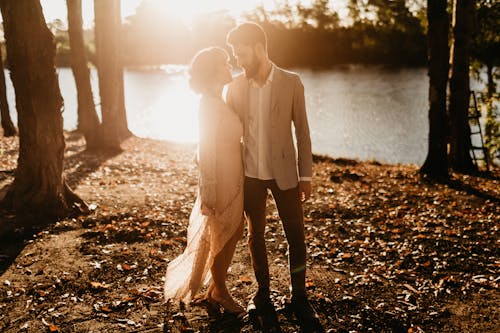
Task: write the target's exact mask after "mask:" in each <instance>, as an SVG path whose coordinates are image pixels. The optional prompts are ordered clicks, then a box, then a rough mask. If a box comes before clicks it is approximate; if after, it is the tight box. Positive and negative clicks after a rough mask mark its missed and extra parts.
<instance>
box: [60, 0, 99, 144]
mask: <svg viewBox="0 0 500 333" xmlns="http://www.w3.org/2000/svg"><path fill="white" fill-rule="evenodd" d="M66 4H67V7H68V33H69V44H70V48H71V69H72V70H73V76H74V77H75V84H76V90H77V94H78V130H79V131H81V132H82V133H83V135H84V136H85V141H86V143H87V149H88V150H95V149H96V148H98V146H99V138H98V133H99V125H100V124H99V117H98V116H97V112H96V110H95V104H94V97H93V95H92V87H91V85H90V70H89V67H88V66H87V57H86V54H85V43H84V41H83V27H82V25H83V19H82V0H66Z"/></svg>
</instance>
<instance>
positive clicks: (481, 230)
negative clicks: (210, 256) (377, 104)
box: [0, 134, 500, 332]
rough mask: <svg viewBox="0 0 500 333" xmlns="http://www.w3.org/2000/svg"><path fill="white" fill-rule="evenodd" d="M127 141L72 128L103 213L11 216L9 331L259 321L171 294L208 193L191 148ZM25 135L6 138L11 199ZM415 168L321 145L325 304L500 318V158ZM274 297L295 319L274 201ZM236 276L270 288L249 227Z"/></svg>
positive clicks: (73, 171)
mask: <svg viewBox="0 0 500 333" xmlns="http://www.w3.org/2000/svg"><path fill="white" fill-rule="evenodd" d="M123 148H124V152H123V153H121V154H117V155H95V154H89V153H86V152H84V151H83V141H82V139H81V138H80V137H78V136H76V135H74V134H67V153H66V160H65V163H66V171H65V172H66V173H65V174H66V177H67V179H68V181H69V183H70V184H71V186H72V188H73V189H75V190H76V192H77V193H78V194H80V195H81V196H82V197H83V198H84V199H85V200H86V201H87V202H88V203H89V204H91V205H92V207H93V208H94V211H93V212H92V214H90V215H89V216H83V217H74V218H68V219H66V220H62V221H59V222H57V223H55V224H52V225H50V226H46V227H44V228H43V229H41V230H38V231H37V232H35V233H34V235H33V236H31V237H26V235H24V234H23V233H22V231H23V230H22V229H16V225H15V222H14V219H13V216H11V215H9V214H7V213H5V212H3V213H2V214H1V218H2V222H1V223H0V234H1V235H2V237H1V243H0V331H1V332H44V331H45V332H168V331H169V330H170V331H172V332H254V331H255V330H254V328H253V327H252V324H251V323H250V322H249V321H248V319H245V320H244V321H243V322H241V323H240V322H238V321H237V320H236V319H235V318H232V317H231V316H223V317H222V318H213V317H209V316H208V315H207V312H206V310H205V308H204V307H203V305H202V304H192V305H188V306H182V305H179V304H165V303H164V302H163V299H162V288H163V282H162V277H163V275H164V272H165V269H166V265H167V264H168V262H169V261H170V260H172V259H173V258H174V257H175V256H176V255H178V254H180V253H181V252H182V250H183V247H184V245H185V241H186V225H187V222H188V217H189V212H190V209H191V206H192V204H193V202H194V199H195V191H196V181H197V170H196V168H195V166H194V164H193V151H194V147H192V146H182V145H174V144H170V143H166V142H161V141H154V140H146V139H139V138H131V139H129V140H128V141H126V142H125V143H124V144H123ZM16 158H17V139H16V138H13V139H11V138H1V139H0V197H2V196H3V194H4V193H5V189H6V187H5V186H6V185H7V184H9V183H10V182H11V181H12V179H13V177H14V169H15V167H16ZM417 170H418V169H417V167H416V166H409V165H381V164H378V163H370V162H364V163H361V162H356V161H350V160H332V159H329V158H323V157H316V158H315V164H314V193H313V196H312V198H311V200H310V201H309V202H308V203H307V204H306V205H305V212H306V235H307V245H308V253H309V257H308V280H307V287H308V290H309V294H310V298H311V301H312V304H313V305H314V306H315V308H316V309H317V311H318V313H319V315H320V318H321V321H322V323H323V325H324V327H325V329H326V330H327V331H328V332H370V331H371V332H495V331H497V332H498V331H500V313H499V308H500V298H499V295H500V294H499V284H500V256H499V254H500V252H499V245H500V231H499V227H500V186H499V185H500V180H499V179H500V172H499V170H498V169H497V170H495V171H494V172H493V173H492V174H491V175H489V176H482V177H472V176H463V175H457V174H453V175H452V177H451V180H450V181H449V182H448V183H446V184H438V183H434V182H430V181H427V180H425V179H422V178H421V177H420V176H419V175H418V173H417ZM268 214H269V215H268V221H269V222H268V227H267V245H268V252H269V258H270V260H269V261H270V263H271V275H272V289H273V295H272V297H273V301H274V302H275V305H276V307H277V308H278V310H279V319H280V323H281V326H282V330H283V331H284V332H298V331H299V328H298V326H297V323H296V322H295V321H294V318H293V316H291V315H290V314H289V312H288V310H287V309H288V308H287V306H286V305H287V298H288V273H287V246H286V241H285V238H284V235H283V232H282V228H281V225H280V222H279V217H278V215H277V213H276V210H275V209H274V207H273V204H272V201H271V200H270V201H269V210H268ZM228 284H229V286H230V289H231V290H232V293H233V295H234V296H235V297H236V298H237V299H238V300H239V301H240V302H241V303H242V304H246V303H247V302H248V300H249V298H250V296H251V295H252V293H253V292H255V290H256V283H255V279H254V276H253V272H252V268H251V265H250V258H249V254H248V251H247V246H246V240H245V239H242V240H241V241H240V242H239V244H238V248H237V252H236V255H235V258H234V262H233V265H232V267H231V271H230V274H229V281H228Z"/></svg>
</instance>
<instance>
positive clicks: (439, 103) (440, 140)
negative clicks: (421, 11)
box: [420, 0, 449, 178]
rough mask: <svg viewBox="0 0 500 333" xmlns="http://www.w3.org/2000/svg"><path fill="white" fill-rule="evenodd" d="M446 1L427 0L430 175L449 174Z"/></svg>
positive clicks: (425, 171)
mask: <svg viewBox="0 0 500 333" xmlns="http://www.w3.org/2000/svg"><path fill="white" fill-rule="evenodd" d="M446 2H447V0H427V20H428V22H429V28H428V33H427V44H428V61H429V65H428V66H429V69H428V75H429V141H428V143H429V148H428V152H427V158H426V160H425V162H424V165H423V166H422V168H421V169H420V171H421V172H422V173H423V174H426V175H428V176H430V177H432V178H447V177H448V160H447V132H448V126H447V125H448V123H447V120H448V119H447V115H446V85H447V82H448V61H449V50H448V29H449V19H448V13H447V11H446Z"/></svg>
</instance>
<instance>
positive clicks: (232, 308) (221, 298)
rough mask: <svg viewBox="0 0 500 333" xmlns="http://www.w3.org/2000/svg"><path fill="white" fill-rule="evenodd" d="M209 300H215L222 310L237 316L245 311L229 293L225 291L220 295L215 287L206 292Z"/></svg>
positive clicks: (242, 314)
mask: <svg viewBox="0 0 500 333" xmlns="http://www.w3.org/2000/svg"><path fill="white" fill-rule="evenodd" d="M207 296H208V300H209V302H210V301H212V302H215V303H217V304H219V305H220V306H221V307H222V308H224V312H226V313H230V314H232V315H235V316H236V317H237V318H242V317H243V316H244V315H245V313H246V311H245V309H244V308H243V307H242V306H241V305H239V304H238V303H237V302H236V301H235V300H234V299H233V298H232V297H231V295H229V293H225V295H220V294H219V293H218V292H217V290H216V289H212V290H211V292H210V293H208V295H207Z"/></svg>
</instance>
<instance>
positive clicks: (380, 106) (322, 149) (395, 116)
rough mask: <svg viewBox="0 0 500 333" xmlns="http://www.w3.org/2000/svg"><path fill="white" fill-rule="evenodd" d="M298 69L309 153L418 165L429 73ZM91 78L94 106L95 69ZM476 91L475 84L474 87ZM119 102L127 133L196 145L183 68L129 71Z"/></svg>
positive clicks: (68, 96)
mask: <svg viewBox="0 0 500 333" xmlns="http://www.w3.org/2000/svg"><path fill="white" fill-rule="evenodd" d="M296 71H297V72H298V73H299V74H300V75H301V77H302V81H303V83H304V87H305V94H306V106H307V111H308V118H309V126H310V129H311V139H312V145H313V152H315V153H318V154H326V155H330V156H332V157H346V158H355V159H361V160H377V161H380V162H387V163H414V164H421V163H423V161H424V160H425V157H426V154H427V137H428V119H427V113H428V102H427V91H428V78H427V69H425V68H410V69H387V68H384V67H379V66H361V65H351V66H345V67H342V68H335V69H328V70H324V69H322V70H308V69H298V70H296ZM58 73H59V80H60V87H61V92H62V95H63V98H64V104H65V108H64V113H63V117H64V128H65V129H67V130H71V129H74V128H75V127H76V123H77V99H76V88H75V83H74V79H73V74H72V72H71V69H69V68H59V69H58ZM91 76H92V86H93V91H94V99H95V100H96V104H97V105H98V103H99V102H98V101H99V95H98V79H97V73H96V71H95V70H92V71H91ZM6 77H7V78H9V76H8V73H6ZM477 86H478V84H477V83H474V84H473V87H472V88H473V89H476V88H477ZM7 95H8V100H9V105H10V108H11V113H12V115H13V120H14V122H15V121H16V119H17V116H15V108H14V105H15V97H14V93H13V88H12V84H11V82H10V80H8V79H7ZM125 103H126V108H127V118H128V122H129V128H130V130H131V131H132V132H133V133H134V134H135V135H137V136H141V137H148V138H154V139H162V140H169V141H177V142H196V141H197V128H198V124H197V105H198V97H197V96H196V95H194V94H193V93H192V92H191V91H190V90H189V88H188V84H187V68H186V66H176V65H169V66H163V67H161V68H159V69H150V70H145V69H143V70H136V69H127V70H126V71H125Z"/></svg>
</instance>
